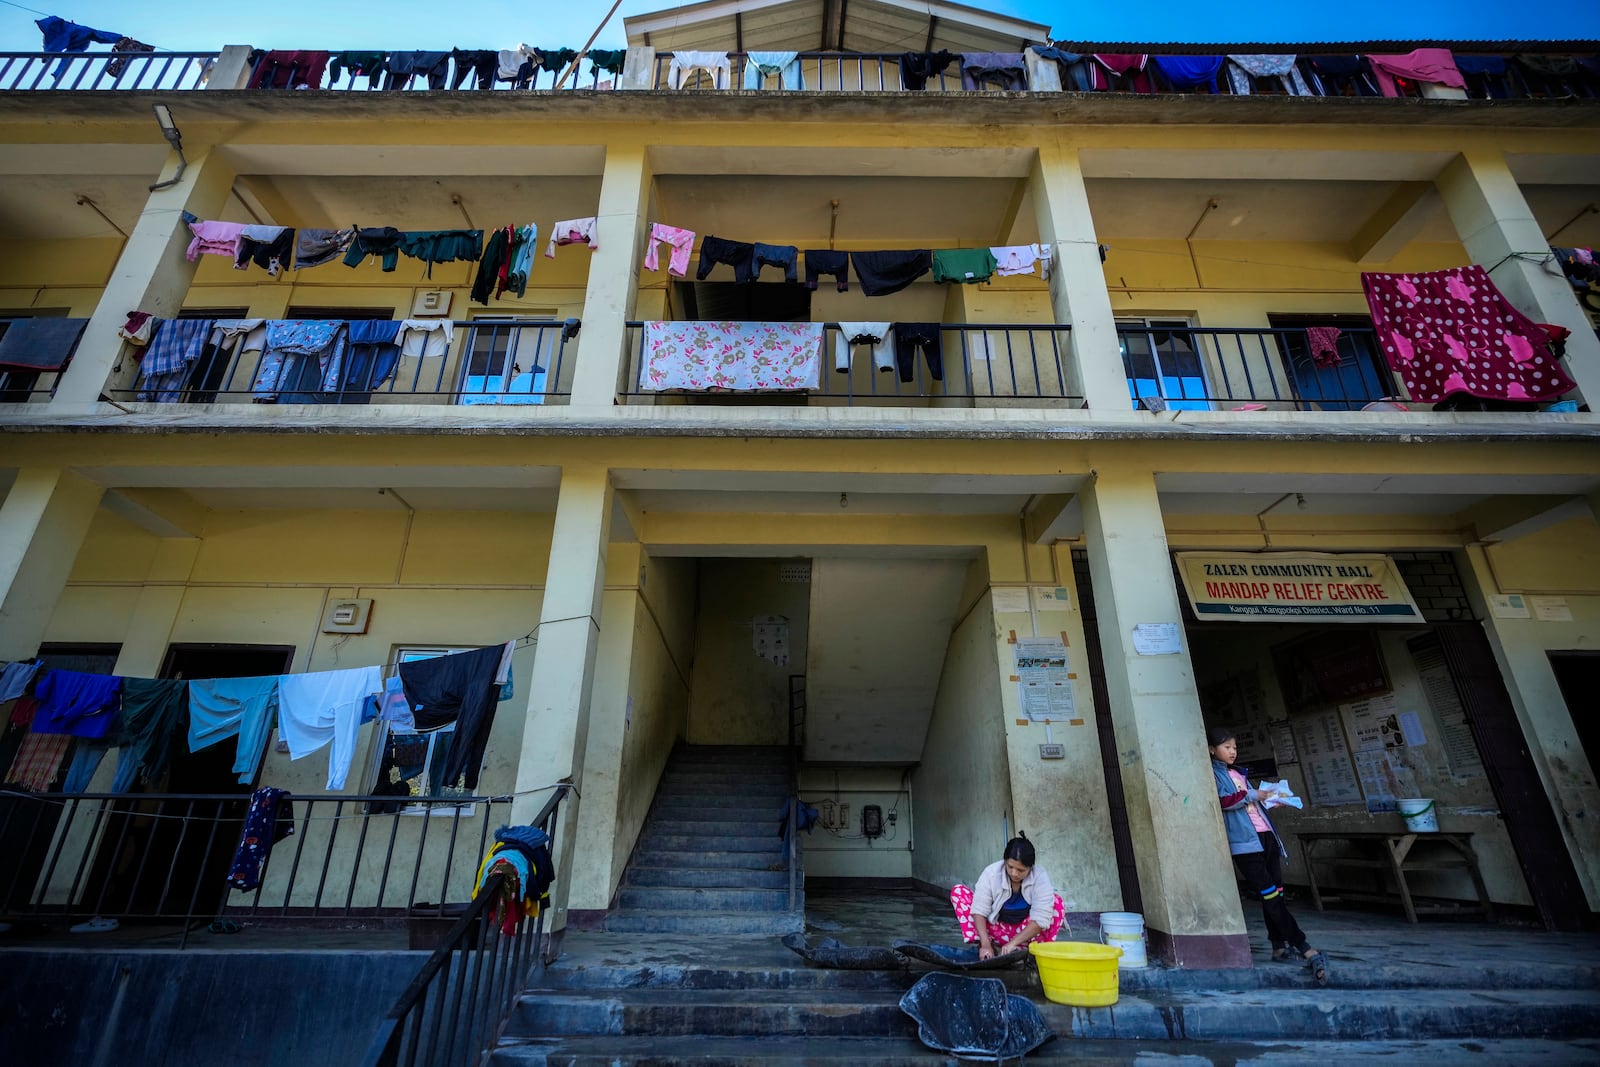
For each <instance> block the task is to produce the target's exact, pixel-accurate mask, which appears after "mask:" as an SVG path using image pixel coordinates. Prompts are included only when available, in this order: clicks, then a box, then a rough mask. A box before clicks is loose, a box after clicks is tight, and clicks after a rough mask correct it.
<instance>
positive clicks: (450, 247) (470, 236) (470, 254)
mask: <svg viewBox="0 0 1600 1067" xmlns="http://www.w3.org/2000/svg"><path fill="white" fill-rule="evenodd" d="M399 249H400V254H401V255H404V256H410V257H411V258H412V259H420V260H422V261H423V262H424V263H426V264H427V265H428V277H429V278H432V277H433V265H434V264H435V263H454V262H455V261H457V260H461V259H464V260H468V261H473V260H476V259H477V258H478V257H479V256H481V255H483V231H482V230H408V231H406V232H404V233H402V234H401V235H400V244H399ZM385 262H387V260H385ZM385 269H388V268H385Z"/></svg>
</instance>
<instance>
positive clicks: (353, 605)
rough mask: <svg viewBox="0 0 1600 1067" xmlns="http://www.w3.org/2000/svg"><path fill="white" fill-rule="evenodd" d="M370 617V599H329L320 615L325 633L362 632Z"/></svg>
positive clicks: (364, 630)
mask: <svg viewBox="0 0 1600 1067" xmlns="http://www.w3.org/2000/svg"><path fill="white" fill-rule="evenodd" d="M371 619H372V601H370V600H330V601H329V602H328V610H327V611H326V612H325V613H324V614H323V616H322V632H323V633H325V634H364V633H366V632H367V623H368V622H370V621H371Z"/></svg>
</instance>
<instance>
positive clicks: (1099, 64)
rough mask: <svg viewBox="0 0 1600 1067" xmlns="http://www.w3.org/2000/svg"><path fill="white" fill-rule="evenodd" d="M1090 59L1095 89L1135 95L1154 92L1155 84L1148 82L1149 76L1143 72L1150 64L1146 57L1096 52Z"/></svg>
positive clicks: (1148, 58)
mask: <svg viewBox="0 0 1600 1067" xmlns="http://www.w3.org/2000/svg"><path fill="white" fill-rule="evenodd" d="M1092 58H1093V59H1094V65H1093V67H1092V68H1091V72H1092V74H1093V76H1094V87H1095V88H1096V89H1098V90H1101V91H1105V90H1115V91H1120V92H1135V93H1153V92H1155V83H1154V82H1152V81H1151V80H1150V74H1149V72H1147V71H1146V70H1145V66H1146V64H1148V63H1149V62H1150V57H1149V56H1148V55H1137V54H1133V53H1115V52H1107V53H1100V52H1096V53H1095V54H1094V56H1093V57H1092Z"/></svg>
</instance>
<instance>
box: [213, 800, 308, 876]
mask: <svg viewBox="0 0 1600 1067" xmlns="http://www.w3.org/2000/svg"><path fill="white" fill-rule="evenodd" d="M293 833H294V809H293V806H292V805H291V804H290V803H289V792H288V791H287V790H284V789H273V788H271V787H270V786H269V787H268V788H265V789H257V790H256V791H255V792H254V793H251V794H250V808H249V810H248V811H246V812H245V815H244V827H243V829H242V830H241V831H240V833H239V844H238V845H237V847H235V848H234V850H233V863H232V864H231V865H229V867H228V885H229V887H230V888H233V889H238V890H242V891H245V892H249V891H250V890H252V889H255V888H257V887H258V886H260V885H261V870H262V868H263V867H264V866H266V862H267V854H268V853H269V852H271V851H272V846H273V845H276V844H277V843H278V842H279V841H282V840H283V839H284V838H286V837H288V836H290V835H291V834H293Z"/></svg>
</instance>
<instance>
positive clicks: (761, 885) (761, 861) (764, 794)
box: [605, 745, 805, 934]
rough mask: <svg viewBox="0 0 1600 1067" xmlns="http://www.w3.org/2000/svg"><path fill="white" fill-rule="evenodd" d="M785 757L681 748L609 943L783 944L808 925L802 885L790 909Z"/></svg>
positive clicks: (611, 919)
mask: <svg viewBox="0 0 1600 1067" xmlns="http://www.w3.org/2000/svg"><path fill="white" fill-rule="evenodd" d="M788 761H789V756H788V752H787V750H785V749H784V748H782V747H779V746H773V747H755V746H735V745H682V746H679V748H678V749H677V750H676V751H675V752H674V753H673V754H672V758H671V760H670V761H669V762H668V763H667V769H666V771H665V772H664V773H663V774H662V776H661V784H660V786H659V787H658V788H657V790H656V798H655V803H654V805H653V806H652V807H651V809H650V818H649V820H648V821H647V822H646V823H645V827H644V832H643V833H641V834H640V835H639V843H638V845H637V846H636V847H635V848H634V852H633V858H632V859H631V860H630V861H629V862H628V868H627V870H626V871H624V872H623V875H622V887H621V889H620V890H619V891H618V893H617V900H616V905H617V906H616V907H615V908H613V909H612V910H611V912H610V914H608V915H607V916H606V920H605V929H606V930H607V931H608V932H612V933H642V934H784V933H789V932H791V931H795V930H799V929H801V928H802V926H803V924H804V921H805V920H804V912H805V895H804V893H803V892H802V891H801V886H802V885H803V883H804V878H803V876H802V874H801V872H800V871H799V870H796V871H795V872H794V874H795V895H794V901H793V906H791V902H790V896H789V866H788V857H787V852H786V850H785V848H784V843H783V838H782V837H780V836H779V835H778V828H779V825H780V817H779V816H780V812H781V810H782V808H783V802H784V799H785V798H786V797H787V796H788V795H789V762H788Z"/></svg>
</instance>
